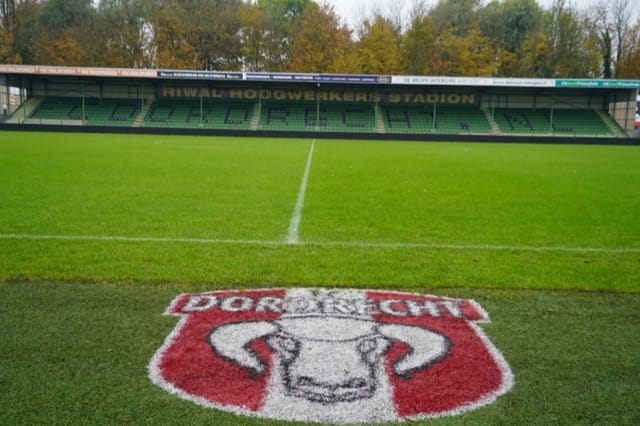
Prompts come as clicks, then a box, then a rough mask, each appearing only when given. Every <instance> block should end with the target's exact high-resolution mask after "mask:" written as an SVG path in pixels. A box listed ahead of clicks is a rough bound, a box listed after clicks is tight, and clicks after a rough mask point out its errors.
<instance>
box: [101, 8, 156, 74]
mask: <svg viewBox="0 0 640 426" xmlns="http://www.w3.org/2000/svg"><path fill="white" fill-rule="evenodd" d="M148 10H149V9H148V8H147V4H146V2H145V1H144V0H101V2H100V5H99V7H98V22H97V25H96V27H95V31H94V37H95V39H100V40H101V43H100V44H101V46H100V47H96V48H95V49H93V52H94V53H95V54H94V58H95V59H94V61H93V62H94V63H96V64H99V65H101V66H109V67H126V68H146V67H149V66H150V65H151V57H150V54H149V53H150V51H149V47H150V42H151V40H150V31H149V22H148V18H147V16H148ZM94 46H95V45H94ZM98 52H100V53H98Z"/></svg>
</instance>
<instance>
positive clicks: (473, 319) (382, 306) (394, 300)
mask: <svg viewBox="0 0 640 426" xmlns="http://www.w3.org/2000/svg"><path fill="white" fill-rule="evenodd" d="M165 314H167V315H176V316H180V317H181V320H180V322H179V323H178V325H177V326H176V328H175V329H174V331H173V332H172V333H171V334H170V335H169V336H168V337H167V339H166V341H165V343H164V344H163V345H162V347H161V348H160V349H159V350H158V351H157V352H156V354H155V355H154V357H153V358H152V359H151V362H150V363H149V375H150V377H151V380H152V381H153V382H154V383H155V384H157V385H158V386H160V387H161V388H163V389H165V390H167V391H169V392H171V393H173V394H176V395H177V396H179V397H181V398H184V399H188V400H190V401H193V402H195V403H197V404H200V405H203V406H206V407H213V408H217V409H221V410H225V411H230V412H233V413H236V414H242V415H251V416H257V417H264V418H271V419H281V420H296V421H304V422H324V423H334V424H343V423H381V422H393V421H400V420H405V419H421V418H429V417H442V416H450V415H456V414H461V413H464V412H467V411H470V410H474V409H477V408H480V407H482V406H485V405H487V404H490V403H492V402H494V401H495V400H496V399H497V398H498V397H499V396H501V395H503V394H504V393H506V392H508V391H509V389H511V387H512V386H513V374H512V373H511V370H510V368H509V366H508V364H507V363H506V361H505V360H504V358H503V357H502V355H501V353H500V352H499V351H498V350H497V349H496V348H495V347H494V345H493V344H492V343H491V342H490V341H489V339H488V338H487V337H486V335H485V334H484V332H483V331H482V330H481V329H480V328H479V327H478V326H477V325H476V324H477V323H482V322H488V321H489V317H488V315H487V313H486V312H485V311H484V310H483V309H482V308H481V307H480V305H478V304H477V303H476V302H475V301H473V300H462V299H451V298H443V297H436V296H425V295H418V294H409V293H395V292H384V291H360V290H323V289H287V290H252V291H216V292H209V293H198V294H182V295H180V296H178V297H177V298H176V299H174V301H173V302H172V303H171V305H170V306H169V308H168V309H167V311H166V312H165Z"/></svg>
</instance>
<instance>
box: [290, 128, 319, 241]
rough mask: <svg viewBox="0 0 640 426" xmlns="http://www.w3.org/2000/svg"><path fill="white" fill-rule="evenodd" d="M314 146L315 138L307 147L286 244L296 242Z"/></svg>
mask: <svg viewBox="0 0 640 426" xmlns="http://www.w3.org/2000/svg"><path fill="white" fill-rule="evenodd" d="M315 146H316V140H315V139H314V140H313V142H311V149H309V157H307V166H306V167H305V169H304V174H303V175H302V182H300V189H299V190H298V199H297V200H296V206H295V208H294V209H293V215H291V223H290V224H289V232H288V233H287V238H286V241H287V243H288V244H297V243H298V228H299V227H300V219H302V207H303V206H304V197H305V194H306V192H307V182H308V181H309V169H311V159H312V158H313V149H314V147H315Z"/></svg>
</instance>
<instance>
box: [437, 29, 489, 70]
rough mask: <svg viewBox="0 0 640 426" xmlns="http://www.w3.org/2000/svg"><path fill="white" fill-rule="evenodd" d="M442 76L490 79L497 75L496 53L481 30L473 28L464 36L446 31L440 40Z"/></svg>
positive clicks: (452, 31)
mask: <svg viewBox="0 0 640 426" xmlns="http://www.w3.org/2000/svg"><path fill="white" fill-rule="evenodd" d="M438 50H439V55H440V59H441V62H440V64H439V69H437V70H436V72H437V74H440V75H454V76H470V77H480V76H483V77H489V76H492V75H494V74H495V72H496V69H497V64H496V62H495V56H496V55H495V51H494V50H493V49H492V48H491V44H490V43H489V42H488V40H487V38H486V37H485V36H484V35H482V33H481V32H480V30H479V29H477V28H472V29H471V30H469V31H468V33H467V34H466V35H464V36H459V35H458V34H456V31H455V29H453V28H452V29H450V30H448V31H445V32H444V33H443V34H441V35H440V37H439V39H438Z"/></svg>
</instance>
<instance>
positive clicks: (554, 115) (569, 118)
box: [494, 108, 613, 136]
mask: <svg viewBox="0 0 640 426" xmlns="http://www.w3.org/2000/svg"><path fill="white" fill-rule="evenodd" d="M494 118H495V121H496V123H497V124H498V126H499V127H500V130H501V132H502V133H505V134H532V135H541V136H544V135H563V136H611V135H613V131H612V129H611V127H610V126H609V125H608V124H607V123H606V122H605V121H603V119H602V118H601V117H600V115H599V114H598V112H597V111H595V110H592V109H560V108H558V109H554V110H553V111H552V110H551V109H526V108H496V109H495V110H494Z"/></svg>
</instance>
